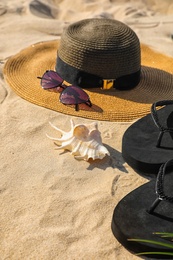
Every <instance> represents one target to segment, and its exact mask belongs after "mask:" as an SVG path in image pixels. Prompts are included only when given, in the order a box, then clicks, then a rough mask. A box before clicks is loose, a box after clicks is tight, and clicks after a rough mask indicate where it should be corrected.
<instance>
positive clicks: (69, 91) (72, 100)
mask: <svg viewBox="0 0 173 260" xmlns="http://www.w3.org/2000/svg"><path fill="white" fill-rule="evenodd" d="M60 101H61V103H63V104H65V105H76V104H82V103H87V102H88V103H89V104H90V100H89V96H88V94H87V93H86V92H85V91H83V89H81V88H80V87H77V86H69V87H67V88H66V89H64V90H63V92H62V93H61V95H60Z"/></svg>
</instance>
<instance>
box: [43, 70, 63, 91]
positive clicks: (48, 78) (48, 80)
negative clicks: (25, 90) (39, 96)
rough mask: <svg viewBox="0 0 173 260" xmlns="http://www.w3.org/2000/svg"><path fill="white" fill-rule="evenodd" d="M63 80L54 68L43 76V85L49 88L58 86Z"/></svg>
mask: <svg viewBox="0 0 173 260" xmlns="http://www.w3.org/2000/svg"><path fill="white" fill-rule="evenodd" d="M62 82H63V79H62V78H61V77H60V76H59V75H58V74H57V73H56V72H55V71H53V70H48V71H46V72H45V73H44V74H43V76H42V78H41V86H42V88H44V89H47V90H48V89H51V88H56V87H58V86H59V85H61V84H62Z"/></svg>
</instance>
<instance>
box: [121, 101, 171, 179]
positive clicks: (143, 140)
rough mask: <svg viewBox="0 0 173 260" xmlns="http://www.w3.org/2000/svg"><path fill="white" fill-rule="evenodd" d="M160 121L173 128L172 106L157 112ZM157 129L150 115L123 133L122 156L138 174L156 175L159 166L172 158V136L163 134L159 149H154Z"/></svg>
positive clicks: (157, 134) (157, 133)
mask: <svg viewBox="0 0 173 260" xmlns="http://www.w3.org/2000/svg"><path fill="white" fill-rule="evenodd" d="M157 113H158V117H159V120H160V121H162V122H163V121H164V122H163V124H164V125H168V126H169V127H172V126H173V105H169V106H166V107H164V108H161V109H160V110H158V112H157ZM158 136H159V129H158V127H157V126H156V125H155V124H154V121H153V119H152V117H151V114H149V115H147V116H145V117H143V118H141V119H139V120H138V121H137V122H135V123H134V124H132V125H131V126H130V127H129V128H128V129H127V130H126V132H125V133H124V135H123V139H122V156H123V158H124V159H125V161H126V162H127V163H128V164H129V165H130V166H131V167H132V168H134V169H135V170H136V171H138V172H139V173H144V174H145V173H147V174H148V173H149V174H157V172H158V170H159V168H160V166H161V164H163V163H165V162H166V161H167V160H170V159H172V158H173V136H172V134H171V133H168V132H166V133H164V135H163V138H162V143H161V147H160V148H158V147H156V143H157V139H158Z"/></svg>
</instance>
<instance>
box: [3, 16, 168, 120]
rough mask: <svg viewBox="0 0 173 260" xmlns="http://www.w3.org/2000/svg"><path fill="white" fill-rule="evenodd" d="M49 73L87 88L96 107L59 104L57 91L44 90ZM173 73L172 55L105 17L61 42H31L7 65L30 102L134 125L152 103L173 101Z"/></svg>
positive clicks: (74, 29)
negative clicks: (132, 122) (45, 78)
mask: <svg viewBox="0 0 173 260" xmlns="http://www.w3.org/2000/svg"><path fill="white" fill-rule="evenodd" d="M47 70H51V71H52V70H55V71H56V73H58V74H57V75H59V76H60V77H61V78H62V79H63V80H64V81H65V82H66V83H69V84H71V85H75V86H79V87H81V88H82V89H84V90H85V92H86V93H87V94H88V96H89V99H90V101H91V103H92V106H91V107H89V106H86V107H85V108H79V111H76V110H75V109H74V107H71V106H65V105H64V104H62V103H61V102H59V93H58V94H57V93H54V92H50V91H46V90H45V89H43V88H41V86H40V80H39V79H38V77H42V75H43V74H44V73H45V71H47ZM172 71H173V58H172V57H167V56H165V55H163V54H161V53H157V52H155V51H153V50H152V49H150V48H149V47H147V46H146V45H143V44H140V42H139V39H138V37H137V35H136V33H135V32H134V31H133V30H132V29H131V28H130V27H128V26H127V25H125V24H124V23H122V22H120V21H117V20H113V19H102V18H93V19H85V20H81V21H78V22H76V23H73V24H71V25H69V26H68V27H67V28H66V29H65V30H64V32H63V33H62V36H61V39H60V40H54V41H47V42H39V43H36V44H33V45H32V46H30V47H28V48H26V49H24V50H22V51H21V52H20V53H18V54H16V55H14V56H12V57H11V58H9V60H8V61H7V62H6V64H5V66H4V75H5V78H6V80H7V82H8V83H9V85H10V86H11V88H12V89H13V90H14V91H15V92H16V93H17V94H18V95H19V96H20V97H22V98H24V99H26V100H27V101H30V102H32V103H34V104H36V105H39V106H43V107H45V108H49V109H52V110H55V111H58V112H61V113H64V114H68V115H74V116H80V117H83V118H89V119H94V120H108V121H131V120H133V119H136V118H139V117H142V116H144V115H146V114H148V113H149V112H150V107H151V104H152V103H154V102H156V101H158V100H163V99H173V76H172ZM67 85H68V84H67ZM110 86H111V87H112V88H110ZM68 88H70V86H69V87H68Z"/></svg>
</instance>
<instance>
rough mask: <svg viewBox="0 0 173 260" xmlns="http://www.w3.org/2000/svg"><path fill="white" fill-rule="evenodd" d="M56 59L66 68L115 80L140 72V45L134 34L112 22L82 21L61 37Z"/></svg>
mask: <svg viewBox="0 0 173 260" xmlns="http://www.w3.org/2000/svg"><path fill="white" fill-rule="evenodd" d="M58 56H59V57H60V58H61V59H62V60H63V61H64V62H65V63H67V64H69V65H71V66H73V67H75V68H77V69H79V70H82V71H85V72H88V73H91V74H94V75H97V76H100V77H102V78H104V79H115V78H118V77H120V76H123V75H127V74H131V73H134V72H137V71H138V70H139V69H140V63H141V60H140V44H139V39H138V37H137V35H136V34H135V32H134V31H133V30H131V29H130V28H129V27H128V26H126V25H125V24H123V23H121V22H119V21H116V20H111V19H99V18H95V19H85V20H82V21H79V22H77V23H73V24H71V25H70V26H68V28H67V29H66V30H65V31H64V32H63V34H62V36H61V43H60V48H59V50H58Z"/></svg>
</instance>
